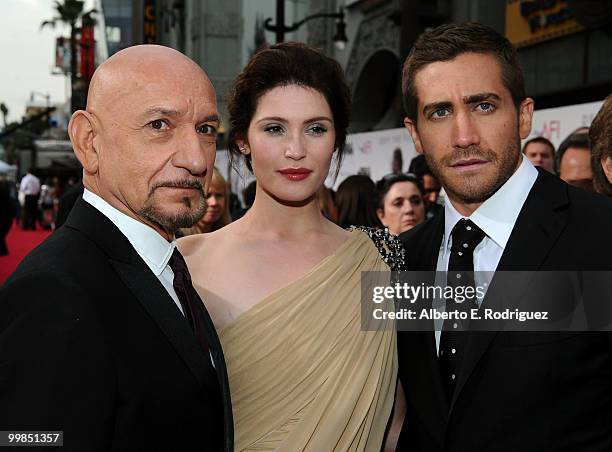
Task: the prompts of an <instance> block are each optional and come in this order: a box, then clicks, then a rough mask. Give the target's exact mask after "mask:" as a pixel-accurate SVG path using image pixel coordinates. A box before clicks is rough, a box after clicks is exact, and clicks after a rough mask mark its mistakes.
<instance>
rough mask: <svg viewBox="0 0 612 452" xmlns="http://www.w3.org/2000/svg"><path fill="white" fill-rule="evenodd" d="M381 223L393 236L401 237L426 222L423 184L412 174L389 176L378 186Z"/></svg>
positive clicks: (378, 212)
mask: <svg viewBox="0 0 612 452" xmlns="http://www.w3.org/2000/svg"><path fill="white" fill-rule="evenodd" d="M376 189H377V192H378V208H377V210H376V214H377V215H378V218H379V219H380V222H381V223H382V224H383V225H384V226H385V227H386V228H388V229H389V232H390V233H391V234H393V235H400V234H401V233H402V232H406V231H408V230H409V229H412V228H413V227H414V226H416V225H417V224H420V223H422V222H423V221H425V199H424V190H423V187H422V186H421V182H420V181H419V180H418V179H417V178H416V177H415V176H412V175H410V174H389V175H388V176H385V177H384V178H382V179H381V180H379V181H378V183H377V184H376Z"/></svg>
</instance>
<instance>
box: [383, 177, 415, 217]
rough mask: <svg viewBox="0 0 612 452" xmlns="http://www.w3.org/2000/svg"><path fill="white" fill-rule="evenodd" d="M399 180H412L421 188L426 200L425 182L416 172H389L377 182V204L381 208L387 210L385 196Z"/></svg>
mask: <svg viewBox="0 0 612 452" xmlns="http://www.w3.org/2000/svg"><path fill="white" fill-rule="evenodd" d="M398 182H412V183H413V184H414V185H415V186H416V188H417V189H418V190H419V193H420V194H421V198H423V201H425V189H424V188H423V184H422V183H421V181H420V180H419V178H417V177H416V176H415V175H414V174H389V175H387V176H385V177H383V178H382V179H381V180H379V181H378V182H377V183H376V199H377V203H376V205H377V207H378V208H379V209H382V210H383V211H384V210H385V196H387V193H389V190H391V187H393V186H394V185H395V184H397V183H398Z"/></svg>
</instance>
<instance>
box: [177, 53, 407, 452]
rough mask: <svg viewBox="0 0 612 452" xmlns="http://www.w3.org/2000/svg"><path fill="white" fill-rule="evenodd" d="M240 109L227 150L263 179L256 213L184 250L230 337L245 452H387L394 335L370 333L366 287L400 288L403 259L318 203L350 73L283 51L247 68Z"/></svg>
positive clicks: (235, 100)
mask: <svg viewBox="0 0 612 452" xmlns="http://www.w3.org/2000/svg"><path fill="white" fill-rule="evenodd" d="M228 106H229V112H230V126H231V127H230V131H229V137H228V139H229V150H230V152H232V153H234V155H238V156H240V155H242V156H243V157H244V158H246V160H247V165H248V167H249V168H250V169H252V171H253V173H254V175H255V177H256V179H257V186H256V194H255V201H254V203H253V206H252V207H251V208H250V209H249V210H248V211H247V212H246V214H245V215H244V217H242V218H241V219H239V220H236V221H234V222H233V223H231V224H230V225H228V226H226V227H224V228H222V229H219V230H218V231H215V232H213V233H211V234H200V235H194V236H190V237H185V238H183V239H181V240H179V242H178V244H179V248H180V250H181V253H182V254H183V256H185V259H186V261H187V265H188V266H189V270H190V273H191V277H192V280H193V284H194V287H195V288H196V290H197V291H198V292H199V294H200V296H201V297H202V300H204V301H205V303H206V306H207V308H208V310H209V312H210V314H211V317H212V318H213V321H214V322H215V325H216V327H217V329H218V331H219V337H220V339H221V343H222V346H223V351H224V354H225V359H226V362H227V369H228V376H229V381H230V388H231V397H232V405H233V410H234V423H235V439H236V450H238V451H244V450H283V451H291V452H300V451H313V452H314V451H316V452H321V451H325V452H331V451H354V452H361V451H372V452H374V451H375V452H379V451H380V450H381V446H382V444H383V440H384V437H385V431H386V428H387V425H388V421H389V418H390V415H391V410H392V408H393V402H394V396H395V387H396V380H397V352H396V346H395V331H394V324H393V322H392V321H387V320H386V321H384V322H382V323H383V324H381V325H380V327H379V328H378V329H375V330H373V331H365V330H363V329H362V325H361V301H360V298H361V297H360V295H361V274H362V272H363V271H373V272H378V273H377V274H387V275H388V273H384V272H388V270H389V265H391V266H393V267H394V268H395V267H396V266H400V265H401V261H402V258H403V254H402V248H401V246H400V244H399V242H398V241H396V240H393V239H392V238H391V237H390V236H389V235H388V234H387V235H385V234H384V233H383V231H372V230H370V231H362V230H349V231H347V230H345V229H342V228H340V227H338V226H337V225H335V224H334V223H333V222H331V221H330V220H328V219H327V218H325V216H324V215H323V213H322V212H321V207H320V205H319V203H318V201H317V192H318V191H319V189H320V187H321V186H322V185H323V182H324V181H325V179H326V177H327V175H328V173H329V169H330V165H331V161H332V158H333V156H334V155H335V156H336V159H337V160H338V161H339V160H341V158H342V153H343V151H344V147H345V138H346V133H347V126H348V116H349V111H350V92H349V90H348V87H347V85H346V83H345V81H344V76H343V73H342V69H341V67H340V65H339V64H338V63H337V62H336V61H334V60H332V59H331V58H328V57H326V56H325V55H323V54H322V53H320V52H318V51H316V50H314V49H312V48H310V47H308V46H306V45H305V44H300V43H283V44H277V45H274V46H271V47H269V48H268V49H265V50H262V51H260V52H258V53H257V54H256V55H255V56H254V57H253V58H252V59H251V61H250V62H249V63H248V64H247V66H246V67H245V68H244V70H243V71H242V73H241V74H240V75H239V76H238V78H237V79H236V82H235V84H234V88H233V91H232V93H231V96H230V101H229V105H228ZM386 262H389V265H387V263H386ZM388 279H389V278H388V276H387V284H388V283H389V281H388ZM394 425H398V424H396V423H394ZM399 425H401V424H399ZM389 436H392V435H389Z"/></svg>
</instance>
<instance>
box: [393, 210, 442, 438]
mask: <svg viewBox="0 0 612 452" xmlns="http://www.w3.org/2000/svg"><path fill="white" fill-rule="evenodd" d="M443 235H444V209H440V210H439V211H438V213H437V214H436V215H435V216H434V217H432V218H431V219H430V220H429V221H428V222H427V223H425V224H423V225H422V226H421V227H418V229H416V228H415V230H413V231H408V233H404V234H402V235H401V236H400V240H402V242H403V243H404V246H405V249H406V262H407V270H408V271H409V272H410V271H420V272H428V273H431V274H430V275H427V279H428V281H424V282H425V283H426V284H434V282H435V270H436V266H437V262H438V253H439V250H440V245H441V243H442V236H443ZM408 278H409V279H410V275H408ZM430 322H431V329H430V330H429V331H418V332H414V333H410V332H399V333H398V341H401V345H400V346H401V347H402V349H403V352H402V354H401V357H405V360H406V362H407V364H405V367H406V368H407V369H408V370H407V372H409V373H410V380H409V384H408V385H406V386H404V391H405V393H406V396H407V397H408V398H409V399H410V400H411V402H412V404H413V406H414V408H415V410H416V411H417V412H418V413H420V416H419V417H420V418H421V420H422V422H423V423H424V424H425V426H426V427H427V428H428V430H429V431H430V433H431V435H432V437H433V438H435V439H436V440H437V441H439V445H440V447H441V446H442V444H443V438H444V435H445V430H446V423H447V420H448V402H447V401H446V399H445V392H444V388H443V386H442V381H441V378H440V372H439V370H438V358H437V352H436V340H435V335H434V333H433V332H432V331H433V320H431V321H430ZM413 363H415V365H416V369H414V370H411V369H410V367H411V366H412V365H413ZM419 368H420V369H423V370H419Z"/></svg>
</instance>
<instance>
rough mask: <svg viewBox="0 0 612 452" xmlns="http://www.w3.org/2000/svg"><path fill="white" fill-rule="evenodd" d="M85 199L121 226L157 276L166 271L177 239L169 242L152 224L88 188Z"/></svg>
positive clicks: (84, 195)
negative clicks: (125, 211) (110, 202)
mask: <svg viewBox="0 0 612 452" xmlns="http://www.w3.org/2000/svg"><path fill="white" fill-rule="evenodd" d="M83 200H85V201H87V202H88V203H89V204H91V205H92V206H94V207H95V208H96V209H98V210H99V211H100V212H101V213H102V214H103V215H104V216H106V217H107V218H108V219H109V220H110V221H112V222H113V223H114V225H115V226H117V227H118V228H119V230H120V231H121V232H122V233H123V235H125V236H126V237H127V239H128V240H129V241H130V243H131V244H132V246H133V247H134V249H135V250H136V252H137V253H138V254H139V255H140V257H142V259H143V260H144V261H145V263H146V264H147V266H148V267H149V268H150V269H151V271H152V272H153V273H154V274H155V276H159V275H160V274H161V273H162V272H163V271H164V269H165V268H166V265H168V261H169V260H170V257H171V256H172V252H173V251H174V248H175V247H176V239H174V238H173V239H172V242H168V241H167V240H166V239H164V238H163V237H162V236H161V235H160V234H159V233H158V232H157V231H155V230H154V229H153V228H151V227H150V226H147V225H146V224H144V223H141V222H140V221H137V220H135V219H134V218H132V217H130V216H128V215H126V214H124V213H123V212H121V211H119V210H117V209H116V208H114V207H113V206H111V205H110V204H109V203H108V202H106V201H105V200H104V199H102V198H100V197H99V196H98V195H96V194H95V193H92V192H90V191H89V190H87V189H85V191H84V192H83Z"/></svg>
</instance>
